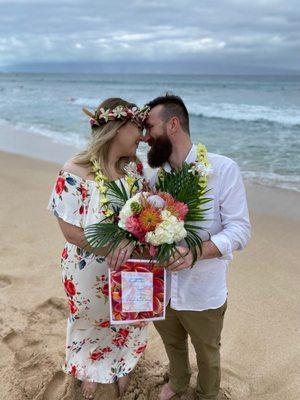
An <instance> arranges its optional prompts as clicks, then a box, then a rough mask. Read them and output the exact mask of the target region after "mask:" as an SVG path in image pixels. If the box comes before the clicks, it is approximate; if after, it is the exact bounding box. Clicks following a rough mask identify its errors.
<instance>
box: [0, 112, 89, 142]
mask: <svg viewBox="0 0 300 400" xmlns="http://www.w3.org/2000/svg"><path fill="white" fill-rule="evenodd" d="M0 124H11V121H8V120H6V119H3V118H0ZM12 125H13V126H14V127H16V128H17V129H21V130H24V131H27V132H30V133H34V134H37V135H41V136H46V137H48V138H49V139H51V140H52V141H53V142H54V143H60V144H63V145H68V146H75V147H76V148H78V149H82V148H83V147H84V146H85V145H86V138H84V137H83V136H82V135H80V134H79V133H74V132H59V131H55V130H51V129H47V128H45V127H43V126H40V125H30V124H26V123H21V122H18V123H14V124H12Z"/></svg>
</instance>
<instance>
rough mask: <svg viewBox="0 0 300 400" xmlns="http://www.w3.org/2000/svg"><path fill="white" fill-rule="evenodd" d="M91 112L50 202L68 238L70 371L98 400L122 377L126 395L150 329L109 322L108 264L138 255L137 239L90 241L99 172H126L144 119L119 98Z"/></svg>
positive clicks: (99, 212)
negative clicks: (101, 386)
mask: <svg viewBox="0 0 300 400" xmlns="http://www.w3.org/2000/svg"><path fill="white" fill-rule="evenodd" d="M84 111H85V112H86V113H87V114H88V115H89V116H90V117H91V121H90V122H91V126H92V135H91V140H90V143H89V145H88V147H87V149H86V150H84V151H83V152H81V153H79V154H77V155H76V156H74V157H73V158H72V159H71V160H69V161H68V162H67V163H66V164H65V165H64V166H63V169H62V170H61V171H60V173H59V176H58V178H57V181H56V184H55V187H54V189H53V193H52V196H51V198H50V202H49V206H48V208H49V209H50V210H52V212H53V213H54V215H55V216H56V217H57V218H58V223H59V226H60V228H61V230H62V232H63V234H64V236H65V238H66V240H67V243H66V245H65V247H64V249H63V252H62V256H61V267H62V279H63V284H64V288H65V291H66V294H67V296H68V302H69V308H70V316H69V319H68V326H67V344H66V360H65V363H64V367H63V369H64V371H65V372H66V373H68V374H72V375H73V376H75V377H76V378H77V379H79V380H81V381H82V394H83V396H84V397H85V398H86V399H92V398H93V397H94V393H95V391H96V387H97V383H98V382H99V383H113V382H117V383H118V388H119V393H120V396H122V394H123V393H124V391H125V388H126V385H127V383H128V374H129V373H130V371H132V369H133V368H134V367H135V365H136V364H137V362H138V360H139V358H140V356H141V355H142V353H143V350H144V349H145V346H146V342H147V327H146V326H138V325H121V327H119V326H118V325H116V326H110V323H109V302H108V267H111V268H116V267H118V266H119V265H121V264H122V263H123V262H124V261H126V260H127V259H128V258H130V255H131V253H132V251H133V247H132V245H131V244H126V243H124V244H123V246H121V248H120V249H117V250H116V251H115V252H114V254H113V255H109V256H107V257H106V249H105V248H101V249H98V250H97V251H96V252H95V253H93V252H92V251H93V250H92V249H91V248H89V247H88V246H87V243H86V241H85V239H84V228H85V227H86V226H88V225H90V224H94V223H96V222H99V221H101V220H102V219H103V218H104V214H105V207H104V205H101V198H102V197H101V194H100V193H99V189H101V188H100V187H99V185H98V184H97V182H96V181H95V176H97V174H98V176H99V173H100V174H102V175H105V176H106V177H107V179H108V180H109V181H114V180H118V179H122V178H123V177H124V166H125V165H126V164H127V163H128V162H130V161H133V160H135V159H136V150H137V147H138V145H139V141H140V122H141V119H140V116H139V113H138V111H137V110H136V108H135V105H134V104H132V103H128V102H127V101H125V100H122V99H119V98H111V99H107V100H105V101H104V102H103V103H102V104H100V106H99V107H98V109H97V111H96V112H95V114H91V113H90V112H88V111H87V110H84ZM95 160H96V164H97V165H98V166H100V169H101V170H100V171H96V169H97V168H96V169H95ZM93 163H94V166H93ZM123 183H124V184H125V185H126V181H125V180H124V181H123ZM87 249H88V250H89V251H87Z"/></svg>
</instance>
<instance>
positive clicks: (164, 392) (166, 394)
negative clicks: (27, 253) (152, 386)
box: [158, 383, 176, 400]
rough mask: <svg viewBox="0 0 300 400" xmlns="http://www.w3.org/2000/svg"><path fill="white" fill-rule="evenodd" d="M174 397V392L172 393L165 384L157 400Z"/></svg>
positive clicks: (168, 399) (167, 399)
mask: <svg viewBox="0 0 300 400" xmlns="http://www.w3.org/2000/svg"><path fill="white" fill-rule="evenodd" d="M175 395H176V392H174V391H173V390H172V389H171V388H170V386H169V384H168V383H165V384H164V385H163V386H162V387H161V389H160V392H159V394H158V400H170V399H171V398H172V397H174V396H175Z"/></svg>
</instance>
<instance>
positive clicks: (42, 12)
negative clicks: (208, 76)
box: [0, 0, 300, 73]
mask: <svg viewBox="0 0 300 400" xmlns="http://www.w3.org/2000/svg"><path fill="white" fill-rule="evenodd" d="M299 22H300V3H299V1H298V0H297V1H296V0H286V1H284V0H273V1H271V0H253V1H251V2H250V1H238V0H222V1H221V0H217V1H209V0H204V1H202V0H201V1H197V0H176V2H173V3H172V4H171V3H170V2H169V1H166V0H160V1H157V0H152V1H144V0H133V1H129V0H128V1H127V2H124V1H122V0H116V1H113V2H109V1H107V0H106V1H96V2H93V3H92V2H89V1H84V0H51V1H50V0H40V1H37V0H36V1H33V0H9V1H3V0H0V68H2V69H5V68H8V66H12V65H18V64H20V65H23V66H26V65H31V66H32V65H34V64H38V65H46V64H49V65H50V64H51V65H53V64H60V63H64V64H66V63H68V64H72V63H78V64H93V63H97V64H98V65H106V64H107V65H110V66H111V65H112V64H115V69H116V70H117V69H118V65H119V69H120V70H121V69H122V65H124V64H126V65H129V64H130V63H131V64H132V65H137V64H138V66H139V68H140V69H141V72H142V71H143V70H147V71H148V70H149V66H151V67H154V66H155V65H159V66H160V68H162V66H163V65H164V66H165V68H167V70H168V71H172V70H174V71H175V70H176V72H178V70H179V71H181V69H182V68H183V69H184V68H187V71H185V70H182V71H181V72H209V71H211V70H212V68H213V71H212V72H220V73H222V72H230V71H231V70H232V68H233V69H234V72H239V71H240V72H241V73H242V72H245V71H246V73H249V72H251V71H252V72H253V73H257V72H259V71H262V72H264V71H268V72H272V71H274V72H275V73H276V72H277V71H280V70H284V71H286V70H290V71H295V72H297V71H298V72H300V33H299Z"/></svg>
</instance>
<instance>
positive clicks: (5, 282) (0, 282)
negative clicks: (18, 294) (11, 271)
mask: <svg viewBox="0 0 300 400" xmlns="http://www.w3.org/2000/svg"><path fill="white" fill-rule="evenodd" d="M11 284H12V279H11V277H10V276H8V275H2V274H1V275H0V289H4V288H5V287H7V286H10V285H11Z"/></svg>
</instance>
